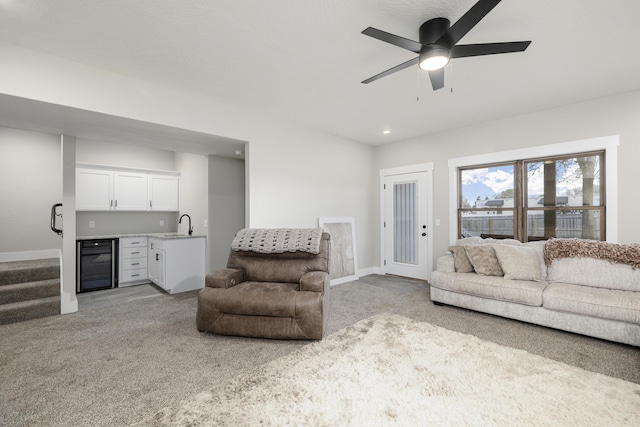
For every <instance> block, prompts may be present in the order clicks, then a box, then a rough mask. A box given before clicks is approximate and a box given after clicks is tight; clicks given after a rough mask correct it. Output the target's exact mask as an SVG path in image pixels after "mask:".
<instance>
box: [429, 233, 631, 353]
mask: <svg viewBox="0 0 640 427" xmlns="http://www.w3.org/2000/svg"><path fill="white" fill-rule="evenodd" d="M430 285H431V300H432V301H433V302H434V303H436V304H448V305H454V306H458V307H463V308H468V309H471V310H476V311H482V312H486V313H490V314H495V315H498V316H503V317H508V318H511V319H517V320H521V321H525V322H530V323H535V324H539V325H543V326H548V327H552V328H557V329H562V330H565V331H570V332H575V333H579V334H584V335H589V336H593V337H597V338H602V339H606V340H610V341H616V342H620V343H625V344H630V345H635V346H640V245H616V244H611V243H606V242H595V241H590V240H580V239H552V240H549V241H547V242H530V243H520V242H518V241H516V240H494V239H480V238H479V237H473V238H468V239H462V240H460V241H458V242H457V244H456V245H454V246H451V247H450V248H449V253H448V254H447V255H445V256H442V257H440V258H439V259H438V261H437V268H436V271H434V272H433V273H432V276H431V281H430Z"/></svg>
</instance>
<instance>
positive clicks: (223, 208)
mask: <svg viewBox="0 0 640 427" xmlns="http://www.w3.org/2000/svg"><path fill="white" fill-rule="evenodd" d="M243 228H245V162H244V160H243V159H230V158H225V157H218V156H209V242H208V243H209V245H208V246H209V259H208V261H209V270H210V271H212V270H217V269H220V268H226V266H227V259H228V257H229V248H230V247H231V242H232V241H233V237H234V236H235V234H236V233H237V232H238V230H241V229H243Z"/></svg>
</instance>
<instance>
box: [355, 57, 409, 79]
mask: <svg viewBox="0 0 640 427" xmlns="http://www.w3.org/2000/svg"><path fill="white" fill-rule="evenodd" d="M419 59H420V58H414V59H410V60H409V61H407V62H403V63H402V64H400V65H396V66H395V67H393V68H389V69H388V70H387V71H383V72H381V73H380V74H376V75H375V76H373V77H369V78H368V79H367V80H363V81H362V83H364V84H367V83H371V82H373V81H376V80H378V79H381V78H383V77H385V76H388V75H389V74H393V73H395V72H396V71H400V70H404V69H405V68H409V67H411V66H412V65H418V60H419Z"/></svg>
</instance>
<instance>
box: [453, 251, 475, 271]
mask: <svg viewBox="0 0 640 427" xmlns="http://www.w3.org/2000/svg"><path fill="white" fill-rule="evenodd" d="M447 250H448V251H449V252H451V254H452V255H453V266H454V268H455V269H456V273H473V271H474V270H473V265H471V262H469V257H467V253H466V252H465V250H464V246H449V247H448V248H447Z"/></svg>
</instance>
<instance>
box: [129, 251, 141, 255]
mask: <svg viewBox="0 0 640 427" xmlns="http://www.w3.org/2000/svg"><path fill="white" fill-rule="evenodd" d="M139 253H140V251H138V252H131V255H135V254H139Z"/></svg>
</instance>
